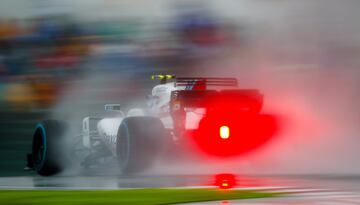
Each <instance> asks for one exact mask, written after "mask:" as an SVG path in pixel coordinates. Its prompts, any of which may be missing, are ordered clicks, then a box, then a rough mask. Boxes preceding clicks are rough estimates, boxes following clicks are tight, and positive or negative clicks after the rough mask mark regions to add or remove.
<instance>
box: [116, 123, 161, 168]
mask: <svg viewBox="0 0 360 205" xmlns="http://www.w3.org/2000/svg"><path fill="white" fill-rule="evenodd" d="M164 130H165V129H164V126H163V124H162V122H161V121H160V120H159V119H158V118H154V117H144V116H141V117H128V118H125V119H124V120H123V121H122V123H121V125H120V127H119V130H118V134H117V142H116V152H117V158H118V162H119V166H120V169H121V171H122V173H123V174H131V173H136V172H140V171H143V170H145V169H147V168H149V167H150V166H151V165H152V164H153V162H154V160H155V158H156V156H157V155H158V154H159V153H160V151H161V150H162V141H163V136H164Z"/></svg>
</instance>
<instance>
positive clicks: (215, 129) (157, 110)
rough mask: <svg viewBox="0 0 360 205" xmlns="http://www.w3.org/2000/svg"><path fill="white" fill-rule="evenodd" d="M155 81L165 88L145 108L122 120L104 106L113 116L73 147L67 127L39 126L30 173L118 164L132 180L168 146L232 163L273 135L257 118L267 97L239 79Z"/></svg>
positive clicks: (271, 123)
mask: <svg viewBox="0 0 360 205" xmlns="http://www.w3.org/2000/svg"><path fill="white" fill-rule="evenodd" d="M152 78H153V79H154V80H159V81H160V83H159V84H158V85H156V86H155V87H154V88H153V89H152V93H151V95H149V96H148V97H147V107H146V108H144V109H139V108H134V109H131V110H129V111H128V112H127V113H126V114H125V113H124V112H123V111H122V110H121V109H120V105H119V104H107V105H105V110H107V111H109V112H112V113H116V116H111V117H105V118H98V117H85V118H84V119H83V121H82V133H81V134H80V135H78V136H76V137H75V138H71V140H66V139H65V135H67V134H66V133H67V125H66V123H64V122H60V121H58V120H45V121H43V122H41V123H39V124H38V125H37V127H36V129H35V132H34V135H33V144H32V153H31V154H28V156H27V159H28V160H27V167H28V168H31V169H33V170H35V171H37V173H38V174H40V175H43V176H50V175H54V174H57V173H59V172H61V171H62V170H63V169H64V168H65V167H66V166H67V165H68V164H69V161H74V160H73V159H78V160H75V161H78V162H80V164H81V166H83V167H85V168H86V167H91V166H94V164H96V163H97V162H98V161H101V159H105V158H115V159H116V161H117V162H118V165H119V167H120V171H121V173H124V174H126V173H134V172H138V171H142V170H144V169H146V168H148V167H149V166H151V165H152V163H153V161H154V159H155V158H156V156H158V155H159V154H160V153H161V152H162V151H164V150H165V149H164V148H166V147H170V146H171V147H176V146H178V147H179V146H180V147H181V145H184V144H186V145H189V147H193V148H195V147H196V148H198V149H197V150H199V152H203V153H206V154H209V155H213V156H226V157H228V156H235V155H239V154H241V153H245V152H248V151H251V150H253V149H255V148H257V147H259V146H260V145H262V144H264V143H265V142H266V141H268V139H270V138H271V136H273V135H274V133H275V130H276V129H275V128H276V122H275V120H274V118H273V117H272V116H271V115H266V114H261V113H260V111H261V108H262V104H263V95H262V94H261V93H260V92H259V91H258V90H254V89H239V88H237V80H236V79H235V78H180V77H175V76H172V75H154V76H152ZM74 139H76V140H77V142H79V143H76V142H74ZM79 153H82V154H79ZM84 153H85V154H84ZM103 161H104V160H103Z"/></svg>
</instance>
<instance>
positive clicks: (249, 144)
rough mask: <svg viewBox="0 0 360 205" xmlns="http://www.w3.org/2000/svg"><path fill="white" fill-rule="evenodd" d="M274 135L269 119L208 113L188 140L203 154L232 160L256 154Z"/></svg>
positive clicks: (243, 114)
mask: <svg viewBox="0 0 360 205" xmlns="http://www.w3.org/2000/svg"><path fill="white" fill-rule="evenodd" d="M276 131H277V123H276V119H275V118H274V117H273V116H271V115H265V114H253V113H246V112H232V113H212V114H211V113H210V114H208V115H207V116H205V117H204V118H203V119H202V120H201V121H200V123H199V129H198V130H197V131H196V132H195V133H194V135H193V137H192V139H193V140H194V143H195V145H196V146H197V147H198V148H199V149H200V150H201V151H202V152H204V153H206V154H209V155H212V156H220V157H232V156H238V155H241V154H243V153H246V152H250V151H253V150H256V149H257V148H259V147H261V146H262V145H264V144H265V143H266V142H268V141H269V140H270V139H271V138H272V137H273V136H274V135H275V133H276Z"/></svg>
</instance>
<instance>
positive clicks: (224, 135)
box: [220, 125, 230, 140]
mask: <svg viewBox="0 0 360 205" xmlns="http://www.w3.org/2000/svg"><path fill="white" fill-rule="evenodd" d="M220 137H221V139H224V140H226V139H228V138H229V137H230V128H229V127H228V126H226V125H223V126H221V127H220Z"/></svg>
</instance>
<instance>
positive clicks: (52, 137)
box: [31, 120, 66, 176]
mask: <svg viewBox="0 0 360 205" xmlns="http://www.w3.org/2000/svg"><path fill="white" fill-rule="evenodd" d="M65 127H66V126H65V123H63V122H60V121H57V120H45V121H43V122H41V123H39V124H38V125H37V126H36V128H35V133H34V136H33V144H32V154H31V157H32V162H33V166H34V170H35V171H36V172H37V173H38V174H39V175H42V176H51V175H54V174H57V173H59V172H61V171H62V170H63V168H64V159H65V154H66V153H65V152H64V146H62V145H63V144H64V133H65V130H66V128H65Z"/></svg>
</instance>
